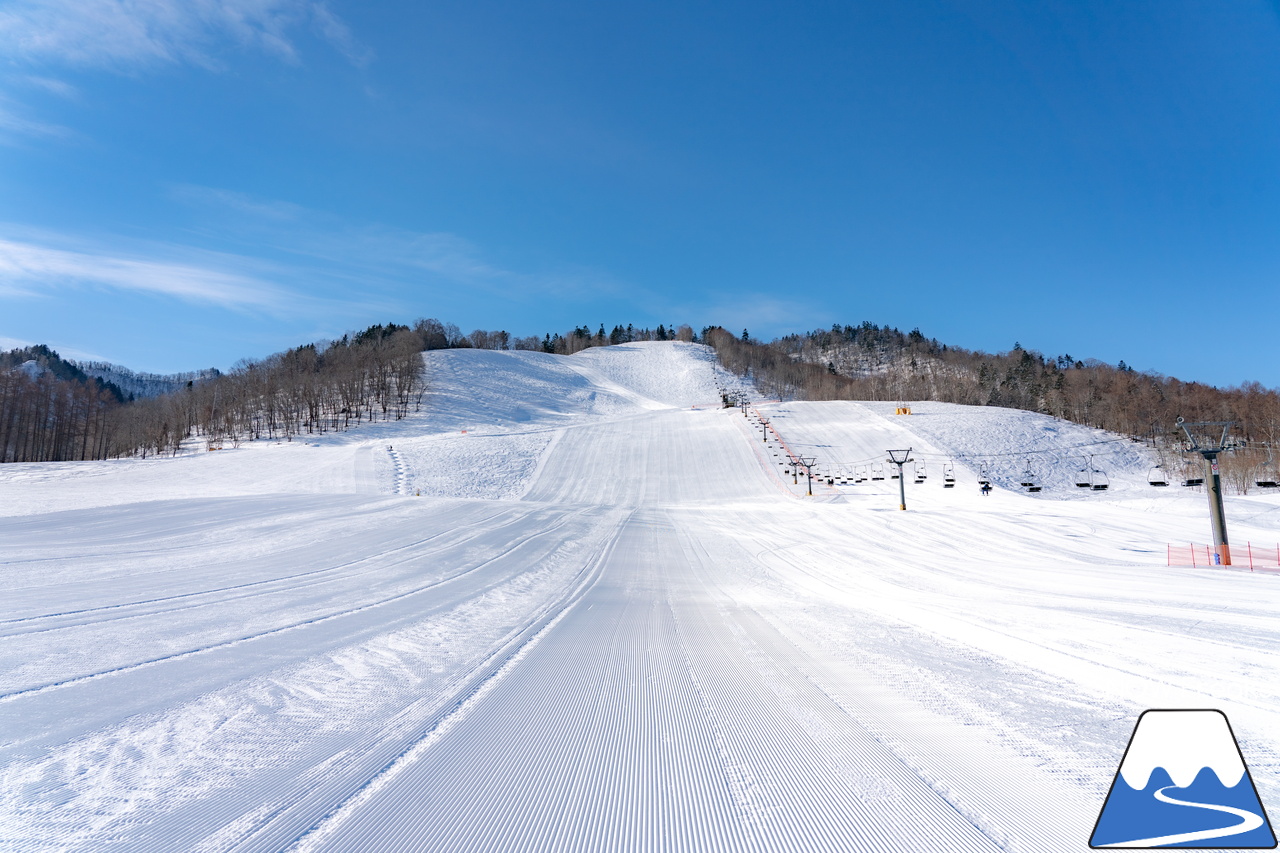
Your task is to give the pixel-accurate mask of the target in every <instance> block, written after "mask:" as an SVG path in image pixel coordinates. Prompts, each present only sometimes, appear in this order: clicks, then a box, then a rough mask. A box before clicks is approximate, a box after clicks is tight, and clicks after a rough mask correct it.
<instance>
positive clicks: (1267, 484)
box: [1253, 444, 1277, 489]
mask: <svg viewBox="0 0 1280 853" xmlns="http://www.w3.org/2000/svg"><path fill="white" fill-rule="evenodd" d="M1275 458H1276V457H1275V451H1273V450H1272V448H1271V445H1270V444H1268V445H1267V461H1266V462H1265V463H1263V466H1262V472H1263V473H1262V474H1260V475H1259V476H1258V479H1256V480H1254V481H1253V484H1254V485H1255V486H1257V487H1258V488H1260V489H1274V488H1276V487H1277V472H1276V463H1275Z"/></svg>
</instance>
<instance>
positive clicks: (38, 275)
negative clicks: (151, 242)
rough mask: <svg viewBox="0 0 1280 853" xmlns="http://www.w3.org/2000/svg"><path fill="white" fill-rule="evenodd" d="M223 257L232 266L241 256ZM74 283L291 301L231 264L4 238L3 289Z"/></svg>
mask: <svg viewBox="0 0 1280 853" xmlns="http://www.w3.org/2000/svg"><path fill="white" fill-rule="evenodd" d="M222 257H223V258H226V259H227V260H228V261H229V262H230V263H229V264H228V266H230V265H231V264H233V263H234V262H235V261H236V260H237V259H235V258H230V257H228V256H222ZM74 286H95V287H108V288H113V289H118V290H130V291H139V292H144V293H151V294H157V295H162V296H168V297H172V298H175V299H180V300H182V301H185V302H193V303H203V304H210V305H217V306H220V307H223V308H232V309H239V310H258V311H270V312H277V311H280V310H282V309H283V308H284V307H285V306H286V305H287V304H288V303H289V302H290V301H291V298H290V294H289V293H288V292H287V291H286V290H284V289H282V288H280V287H279V286H277V285H276V284H274V283H273V282H271V281H269V280H266V279H264V278H261V277H256V276H252V275H246V274H245V273H243V272H238V271H235V270H233V269H227V268H218V267H216V266H212V265H198V264H193V263H189V262H182V261H175V260H165V259H159V258H148V257H129V256H124V255H119V254H113V253H104V252H97V251H76V250H70V249H66V248H58V247H54V246H49V245H41V244H39V243H32V242H21V241H16V240H6V239H0V294H4V295H8V296H40V295H49V294H51V293H53V292H56V291H59V290H63V289H65V288H68V287H74Z"/></svg>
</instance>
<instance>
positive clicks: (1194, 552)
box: [1168, 542, 1280, 571]
mask: <svg viewBox="0 0 1280 853" xmlns="http://www.w3.org/2000/svg"><path fill="white" fill-rule="evenodd" d="M1168 565H1170V566H1187V567H1190V568H1201V567H1208V566H1220V565H1222V559H1221V557H1220V556H1219V555H1218V554H1217V553H1215V552H1214V550H1213V546H1212V545H1200V544H1197V543H1195V542H1190V543H1188V544H1186V545H1170V546H1169V560H1168ZM1231 565H1232V567H1233V568H1237V569H1245V568H1247V569H1249V570H1250V571H1257V570H1259V569H1269V570H1271V571H1277V570H1280V545H1254V544H1253V543H1252V542H1246V543H1244V545H1232V546H1231Z"/></svg>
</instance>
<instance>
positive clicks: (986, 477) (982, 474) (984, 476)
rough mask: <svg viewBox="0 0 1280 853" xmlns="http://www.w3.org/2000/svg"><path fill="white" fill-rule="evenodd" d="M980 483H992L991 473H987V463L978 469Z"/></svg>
mask: <svg viewBox="0 0 1280 853" xmlns="http://www.w3.org/2000/svg"><path fill="white" fill-rule="evenodd" d="M978 485H979V486H989V485H991V475H990V474H988V473H987V466H986V465H985V464H984V465H983V466H982V468H981V469H980V470H979V471H978Z"/></svg>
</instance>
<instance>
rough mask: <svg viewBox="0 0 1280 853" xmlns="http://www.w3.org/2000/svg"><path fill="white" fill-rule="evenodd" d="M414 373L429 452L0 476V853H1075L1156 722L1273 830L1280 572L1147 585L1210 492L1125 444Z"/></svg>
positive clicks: (661, 376) (505, 372)
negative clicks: (1092, 475) (811, 475)
mask: <svg viewBox="0 0 1280 853" xmlns="http://www.w3.org/2000/svg"><path fill="white" fill-rule="evenodd" d="M424 360H425V369H426V371H427V377H428V382H429V383H430V386H431V391H430V393H429V394H428V396H427V398H426V400H425V401H424V408H423V412H422V413H421V414H418V415H414V416H412V417H410V418H409V419H407V420H405V421H400V422H390V423H378V424H372V425H365V426H363V427H361V428H360V429H358V430H354V431H352V432H349V433H344V434H338V435H332V434H331V435H324V436H310V437H305V436H304V437H302V438H295V440H293V441H291V442H275V443H273V442H267V441H258V442H252V443H246V444H242V445H240V446H239V447H231V446H230V445H228V446H227V447H225V448H224V449H222V450H219V451H216V452H208V451H206V450H205V448H204V446H203V445H202V444H196V443H193V444H192V445H191V446H190V449H189V450H187V451H185V452H184V453H183V454H181V455H179V456H177V457H173V458H158V459H155V458H151V459H146V460H139V459H128V460H113V461H108V462H83V463H46V464H11V465H5V466H2V467H0V543H2V544H3V547H2V548H0V561H2V564H3V571H2V572H0V585H2V588H0V774H2V783H0V849H3V850H5V851H15V853H16V851H95V853H107V851H110V852H111V853H114V851H192V853H212V851H263V853H266V851H298V853H302V851H307V853H310V851H450V853H460V851H695V850H706V851H715V850H725V851H737V850H743V851H777V853H783V851H806V853H809V852H810V851H996V850H1008V851H1036V852H1037V853H1040V851H1059V850H1071V851H1079V850H1086V849H1087V845H1088V838H1089V836H1090V832H1091V830H1092V827H1093V823H1094V821H1095V819H1096V818H1097V816H1098V811H1099V809H1100V807H1101V805H1102V802H1103V799H1104V798H1105V797H1106V793H1107V790H1108V788H1109V786H1110V785H1111V782H1112V779H1113V777H1114V776H1115V773H1116V770H1117V767H1118V765H1119V762H1120V759H1121V756H1122V754H1123V752H1124V748H1125V744H1126V742H1127V739H1128V737H1129V734H1130V733H1131V731H1132V729H1133V725H1134V723H1135V721H1136V720H1137V718H1138V716H1139V714H1140V713H1141V712H1142V711H1143V710H1145V709H1148V708H1216V709H1220V710H1222V711H1223V712H1224V713H1225V714H1227V716H1228V717H1229V718H1230V721H1231V724H1232V726H1233V729H1234V731H1235V733H1236V736H1237V737H1238V738H1239V741H1240V745H1241V748H1242V750H1243V754H1244V756H1245V758H1246V760H1247V762H1248V764H1249V768H1250V771H1251V773H1252V777H1253V779H1254V781H1255V783H1256V785H1257V787H1258V793H1259V795H1260V796H1261V798H1262V801H1263V803H1264V805H1270V807H1271V808H1270V811H1271V813H1272V815H1275V814H1276V813H1277V812H1280V665H1278V664H1277V661H1280V654H1278V653H1280V638H1278V635H1277V624H1278V622H1277V612H1278V611H1280V573H1277V572H1275V571H1270V572H1267V571H1261V570H1259V571H1253V572H1250V571H1249V570H1248V568H1247V567H1244V568H1241V567H1240V566H1236V567H1233V568H1225V567H1223V568H1205V567H1201V568H1170V567H1168V566H1166V548H1167V546H1168V545H1169V544H1170V543H1172V544H1175V545H1180V544H1185V543H1187V542H1189V541H1193V540H1194V541H1199V542H1204V541H1206V540H1207V539H1208V537H1209V521H1208V513H1207V507H1206V500H1205V495H1204V493H1203V491H1201V490H1198V489H1184V488H1181V487H1179V486H1177V484H1174V485H1173V486H1170V487H1167V488H1164V489H1157V488H1153V487H1151V486H1149V485H1148V484H1147V473H1148V470H1149V469H1150V468H1151V466H1152V465H1153V464H1154V460H1153V459H1152V458H1151V457H1150V456H1149V454H1148V452H1147V451H1146V450H1145V449H1144V448H1143V446H1141V445H1139V444H1135V443H1132V442H1130V441H1128V440H1126V439H1118V437H1117V436H1114V435H1109V434H1105V433H1102V432H1099V431H1096V430H1092V429H1088V428H1085V427H1080V426H1077V425H1074V424H1070V423H1066V422H1063V421H1059V420H1055V419H1053V418H1050V417H1046V416H1041V415H1036V414H1032V413H1028V412H1023V411H1014V410H1008V409H997V408H970V407H963V406H954V405H946V404H938V403H916V404H914V405H913V412H914V413H913V414H912V415H910V416H896V415H895V414H894V408H895V406H894V404H893V403H853V402H826V403H795V402H776V401H773V402H770V401H759V402H757V403H755V404H754V407H753V408H754V410H753V411H751V412H749V414H750V415H751V417H747V416H744V413H743V412H742V411H741V410H740V409H725V408H722V407H721V405H720V400H719V396H718V392H717V389H718V387H720V386H726V385H727V386H728V387H730V388H732V389H735V390H742V391H744V392H746V393H748V394H751V395H753V396H754V391H753V390H752V389H750V388H748V387H747V386H745V385H743V384H741V383H740V381H739V380H737V379H735V378H733V377H730V376H728V375H727V374H725V373H723V371H721V370H720V369H719V368H718V367H717V366H716V364H715V362H714V359H713V358H712V356H711V354H710V352H709V350H707V349H705V348H703V347H701V346H697V345H693V344H681V343H647V344H628V345H622V346H614V347H607V348H600V349H592V350H587V351H585V352H582V353H579V354H577V355H574V356H570V357H560V356H551V355H544V354H542V353H531V352H495V351H479V350H446V351H435V352H431V353H428V354H426V355H425V356H424ZM757 414H759V415H762V416H763V417H765V418H767V419H769V422H770V424H771V426H772V428H773V430H774V431H773V432H769V433H768V435H769V439H770V440H769V441H768V442H767V443H766V442H765V441H763V437H764V435H765V434H766V432H765V430H764V429H763V428H762V427H761V425H760V424H759V423H758V421H757V419H756V415H757ZM779 439H780V440H781V442H782V443H785V444H784V445H783V444H780V441H779ZM783 446H785V447H786V448H788V449H790V450H791V451H792V452H796V453H799V454H801V455H804V456H813V457H817V459H818V462H817V465H818V467H819V468H820V469H821V468H822V466H826V468H825V469H823V470H828V471H831V472H832V473H833V475H836V476H838V475H840V474H841V473H842V472H844V473H846V474H847V475H848V476H850V477H852V476H853V475H854V473H855V471H856V469H857V468H858V467H859V466H863V465H865V466H867V467H868V473H870V466H872V465H873V464H880V463H882V462H883V460H884V459H885V451H886V450H888V449H895V448H901V449H905V448H908V447H910V448H912V449H913V456H914V458H915V459H916V460H917V461H919V462H921V463H922V464H923V465H924V469H923V470H924V472H925V473H926V477H925V479H924V481H923V482H920V483H917V482H915V477H914V476H913V475H914V474H915V467H914V465H915V463H909V464H908V465H907V468H906V473H907V477H908V480H907V482H906V483H905V490H906V501H907V511H906V512H902V511H900V510H899V509H898V486H899V484H898V481H896V480H894V479H891V478H890V474H891V473H892V471H893V470H894V469H892V466H888V465H885V466H884V471H885V473H884V476H885V479H883V480H873V479H871V478H870V477H868V478H867V479H866V480H865V481H864V482H861V483H856V484H854V483H852V480H850V484H848V485H841V484H840V483H839V482H837V483H836V484H835V485H828V484H827V482H826V481H825V479H824V480H821V481H819V480H817V479H815V480H814V483H813V495H812V496H809V495H808V494H806V491H807V483H806V479H805V477H804V475H803V473H801V474H800V475H799V476H795V475H793V474H791V473H786V472H787V470H788V469H787V468H786V466H785V464H784V463H785V457H786V450H783V449H781V447H783ZM1089 456H1092V463H1089V462H1087V457H1089ZM946 465H951V466H952V470H953V471H954V476H955V481H956V484H955V487H954V488H944V486H943V472H944V466H946ZM1089 465H1091V466H1092V467H1094V468H1096V469H1098V470H1099V471H1102V472H1105V474H1104V476H1105V477H1106V478H1107V480H1108V482H1109V488H1108V489H1107V490H1106V491H1100V490H1093V489H1080V488H1077V487H1075V485H1074V482H1073V480H1074V478H1075V477H1076V474H1077V472H1079V471H1080V470H1081V469H1082V467H1086V466H1089ZM1027 470H1031V471H1032V472H1033V474H1034V477H1035V479H1036V481H1037V482H1038V483H1039V484H1041V485H1042V486H1043V491H1041V492H1040V493H1038V494H1028V493H1026V491H1025V490H1024V489H1022V488H1021V487H1020V485H1019V483H1020V479H1021V478H1022V477H1023V475H1024V474H1025V473H1026V471H1027ZM984 471H985V472H986V476H987V477H989V478H990V479H991V481H992V483H993V485H994V487H995V488H994V490H993V491H992V492H991V494H990V495H983V494H982V493H981V492H980V491H979V488H978V477H979V475H980V474H982V473H983V472H984ZM1226 511H1227V521H1228V529H1229V533H1230V536H1231V541H1232V543H1233V545H1236V546H1237V548H1238V547H1240V546H1243V545H1244V543H1246V542H1252V543H1255V545H1256V544H1258V543H1264V544H1266V545H1268V546H1269V547H1271V548H1272V549H1274V548H1275V545H1276V542H1277V541H1280V496H1277V495H1275V494H1274V493H1272V494H1250V495H1247V496H1236V497H1229V498H1228V499H1227V506H1226Z"/></svg>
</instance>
